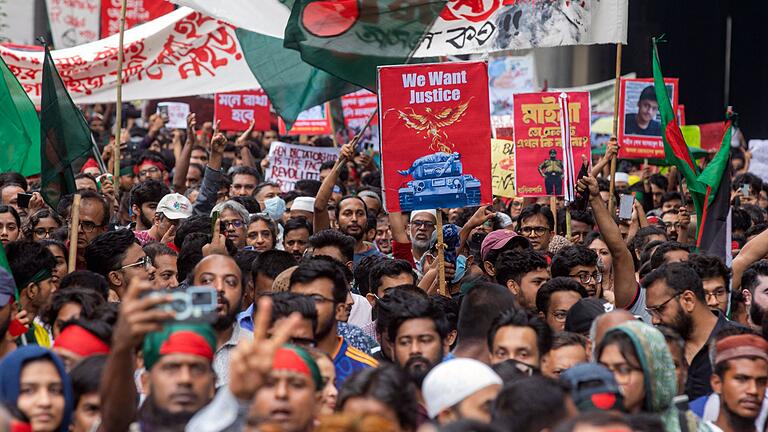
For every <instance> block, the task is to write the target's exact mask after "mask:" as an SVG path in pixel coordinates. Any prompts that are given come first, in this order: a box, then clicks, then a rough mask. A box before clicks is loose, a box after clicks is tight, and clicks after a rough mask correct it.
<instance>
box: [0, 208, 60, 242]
mask: <svg viewBox="0 0 768 432" xmlns="http://www.w3.org/2000/svg"><path fill="white" fill-rule="evenodd" d="M11 208H12V207H11ZM0 213H5V212H2V211H0ZM45 218H51V219H53V220H54V221H55V222H56V223H57V224H58V225H59V227H61V226H62V225H64V220H63V219H62V218H61V216H59V215H58V214H57V213H56V212H55V211H53V210H51V209H49V208H42V209H40V210H38V211H36V212H34V213H32V214H31V215H29V218H27V223H26V224H24V227H23V228H22V231H23V232H24V236H26V237H27V238H28V239H32V234H33V231H34V229H35V227H37V224H39V223H40V219H45Z"/></svg>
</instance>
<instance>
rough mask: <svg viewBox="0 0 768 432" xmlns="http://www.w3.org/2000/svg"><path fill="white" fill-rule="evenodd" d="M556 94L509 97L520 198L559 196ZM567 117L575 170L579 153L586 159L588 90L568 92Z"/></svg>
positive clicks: (561, 183)
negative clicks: (513, 108) (512, 116)
mask: <svg viewBox="0 0 768 432" xmlns="http://www.w3.org/2000/svg"><path fill="white" fill-rule="evenodd" d="M559 96H560V93H556V92H542V93H521V94H516V95H514V96H513V103H512V104H513V106H514V107H515V110H514V129H513V134H514V141H515V193H516V194H517V196H521V197H540V196H548V195H563V187H564V181H563V180H564V175H563V173H564V159H563V143H562V138H561V137H562V130H561V126H560V114H561V112H560V101H559V99H558V97H559ZM568 114H569V115H568V120H569V121H570V134H571V146H572V148H573V162H574V167H575V171H576V172H577V173H578V171H579V170H580V169H581V166H582V164H583V161H582V155H583V156H586V157H587V163H589V161H590V144H589V137H590V132H589V128H590V119H591V117H592V116H591V115H590V102H589V92H569V93H568Z"/></svg>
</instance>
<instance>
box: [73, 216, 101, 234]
mask: <svg viewBox="0 0 768 432" xmlns="http://www.w3.org/2000/svg"><path fill="white" fill-rule="evenodd" d="M103 226H104V225H98V224H96V223H95V222H90V221H80V229H81V230H83V232H85V233H91V232H93V230H95V229H96V228H101V227H103ZM67 228H70V229H71V228H72V219H67Z"/></svg>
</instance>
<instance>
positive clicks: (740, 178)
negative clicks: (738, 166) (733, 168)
mask: <svg viewBox="0 0 768 432" xmlns="http://www.w3.org/2000/svg"><path fill="white" fill-rule="evenodd" d="M745 184H748V185H749V189H750V193H753V194H755V195H757V194H758V193H759V192H760V189H762V188H763V180H762V179H761V178H760V177H758V176H756V175H754V174H752V173H750V172H746V173H742V174H737V175H736V177H734V178H733V182H732V185H733V186H732V188H733V190H739V189H740V188H741V187H742V186H744V185H745Z"/></svg>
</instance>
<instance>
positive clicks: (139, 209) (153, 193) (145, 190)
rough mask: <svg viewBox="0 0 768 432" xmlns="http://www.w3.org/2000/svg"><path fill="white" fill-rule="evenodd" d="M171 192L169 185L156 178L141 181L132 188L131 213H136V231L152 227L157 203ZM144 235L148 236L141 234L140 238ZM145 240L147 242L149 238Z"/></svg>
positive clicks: (143, 230)
mask: <svg viewBox="0 0 768 432" xmlns="http://www.w3.org/2000/svg"><path fill="white" fill-rule="evenodd" d="M169 193H171V192H170V190H168V186H166V185H164V184H163V183H162V182H159V181H156V180H147V181H144V182H141V183H139V184H137V185H136V186H134V187H133V189H131V213H133V214H134V215H136V227H135V228H134V231H136V232H137V233H139V232H145V231H147V230H149V229H150V228H152V225H154V223H153V222H152V221H153V220H154V219H155V209H157V203H158V202H160V200H161V199H163V197H164V196H166V195H168V194H169ZM142 236H144V237H146V235H145V234H144V235H142V234H140V235H139V238H140V239H141V238H142ZM145 240H146V241H145V243H146V242H147V241H148V239H145Z"/></svg>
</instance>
